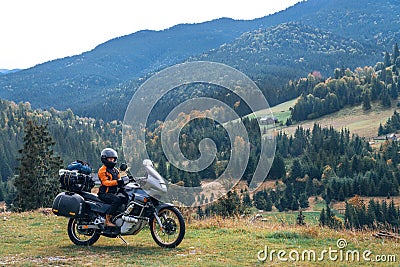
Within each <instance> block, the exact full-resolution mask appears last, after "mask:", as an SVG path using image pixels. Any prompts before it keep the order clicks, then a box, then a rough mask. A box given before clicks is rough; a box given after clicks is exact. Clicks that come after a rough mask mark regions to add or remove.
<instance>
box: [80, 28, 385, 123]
mask: <svg viewBox="0 0 400 267" xmlns="http://www.w3.org/2000/svg"><path fill="white" fill-rule="evenodd" d="M289 51H290V52H289ZM381 52H382V51H380V52H379V53H378V52H375V50H374V48H373V46H371V45H369V44H364V43H359V42H357V41H355V40H353V39H346V38H343V37H341V36H340V35H335V34H333V33H331V32H327V31H323V30H321V29H318V28H313V27H310V26H306V25H303V24H299V23H283V24H279V25H278V26H275V27H270V28H266V29H259V30H255V31H251V32H246V33H244V34H242V35H241V36H240V37H239V38H237V39H236V40H235V41H234V42H232V43H230V44H225V45H222V46H221V47H219V48H218V49H214V50H211V51H209V52H207V53H204V54H202V55H199V56H197V57H192V58H190V59H188V60H190V61H194V60H207V61H214V62H221V63H224V64H226V65H228V66H232V67H234V68H237V69H238V70H240V71H242V72H243V73H245V74H247V75H248V76H249V77H250V78H251V79H253V80H254V81H255V82H256V83H257V84H258V85H259V87H260V89H261V90H262V91H263V93H264V95H265V96H266V97H267V100H268V102H269V104H270V105H276V104H278V103H281V102H284V101H287V100H289V99H291V98H294V97H296V96H297V95H296V92H295V91H293V90H291V88H288V87H287V86H286V85H287V84H288V81H289V80H292V79H293V80H294V79H297V78H299V77H304V76H307V74H308V73H310V72H312V71H314V70H316V71H319V72H321V73H322V74H323V75H329V74H330V73H331V72H332V71H333V70H334V69H335V68H337V67H342V66H346V67H352V68H353V67H354V68H355V67H357V66H365V65H369V64H373V63H374V62H376V61H377V60H379V59H381ZM356 64H360V65H356ZM139 85H140V81H139V80H132V81H129V82H127V83H124V84H122V85H119V86H117V87H115V88H110V89H109V90H108V93H107V95H105V96H104V102H103V104H102V105H90V104H88V105H84V106H81V107H76V108H75V109H77V110H78V111H77V112H78V113H82V114H84V115H85V116H91V115H92V114H96V115H95V116H96V117H100V118H103V119H105V120H110V119H113V118H117V119H121V120H122V118H123V115H124V114H125V109H126V106H127V105H128V103H129V101H130V99H131V97H132V95H133V91H134V90H135V88H137V87H138V86H139ZM183 94H184V93H183V92H179V93H178V94H176V95H172V96H170V97H168V96H167V98H166V99H163V101H162V103H163V105H164V109H166V110H168V108H172V107H175V106H176V105H177V104H178V103H177V101H179V100H180V99H181V98H182V95H183ZM227 102H229V103H234V102H235V101H230V100H229V99H228V100H227ZM80 109H84V110H82V111H80Z"/></svg>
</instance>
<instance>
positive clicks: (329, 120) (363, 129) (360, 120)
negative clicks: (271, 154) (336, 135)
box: [257, 99, 395, 138]
mask: <svg viewBox="0 0 400 267" xmlns="http://www.w3.org/2000/svg"><path fill="white" fill-rule="evenodd" d="M295 102H296V99H294V100H290V101H287V102H285V103H282V104H280V105H277V106H274V107H272V108H271V111H272V113H273V114H274V116H276V117H278V119H279V120H280V121H282V122H283V123H285V122H286V118H288V117H289V115H290V111H289V108H290V107H293V106H294V104H295ZM392 106H394V104H393V105H392ZM394 110H395V108H394V107H393V108H386V109H385V108H382V106H381V105H380V104H379V103H372V108H371V110H369V111H364V110H363V109H362V107H361V105H359V106H355V107H345V108H343V109H342V110H340V111H338V112H335V113H332V114H329V115H326V116H323V117H321V118H318V119H315V120H308V121H303V122H300V123H296V124H293V125H291V126H290V127H286V126H285V127H282V126H276V129H277V130H282V131H284V132H286V133H288V134H292V133H294V131H295V130H296V128H297V127H298V126H302V127H303V128H312V127H313V125H314V123H317V124H320V125H321V126H322V127H329V126H333V127H334V128H336V129H338V130H340V129H342V128H347V129H349V130H350V131H351V133H355V134H358V135H360V136H364V137H366V138H372V137H375V136H376V135H377V133H378V127H379V124H380V123H381V124H382V125H383V124H384V123H385V122H386V120H387V119H388V118H389V117H390V116H392V115H393V111H394ZM265 113H266V112H263V111H260V112H258V114H257V115H259V116H262V115H263V114H265Z"/></svg>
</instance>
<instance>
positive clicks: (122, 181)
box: [117, 179, 125, 187]
mask: <svg viewBox="0 0 400 267" xmlns="http://www.w3.org/2000/svg"><path fill="white" fill-rule="evenodd" d="M117 183H118V187H124V185H125V184H124V180H122V179H119V180H117Z"/></svg>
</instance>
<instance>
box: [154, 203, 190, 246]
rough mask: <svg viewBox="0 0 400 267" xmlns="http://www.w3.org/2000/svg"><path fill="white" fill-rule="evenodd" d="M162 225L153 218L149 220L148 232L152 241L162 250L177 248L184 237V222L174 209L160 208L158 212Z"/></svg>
mask: <svg viewBox="0 0 400 267" xmlns="http://www.w3.org/2000/svg"><path fill="white" fill-rule="evenodd" d="M158 217H160V220H161V223H162V225H159V224H158V222H157V219H156V218H155V217H153V218H152V219H151V220H150V232H151V236H152V237H153V239H154V241H155V242H156V243H157V245H159V246H160V247H163V248H174V247H177V246H178V245H179V244H180V243H181V242H182V240H183V237H184V236H185V221H184V220H183V216H182V214H181V213H180V212H179V210H178V209H177V208H175V207H166V208H162V209H161V210H160V211H159V212H158Z"/></svg>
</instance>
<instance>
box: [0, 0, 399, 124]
mask: <svg viewBox="0 0 400 267" xmlns="http://www.w3.org/2000/svg"><path fill="white" fill-rule="evenodd" d="M399 13H400V5H399V4H398V1H383V0H375V1H373V0H366V1H362V4H360V2H359V1H355V0H348V1H344V0H308V1H304V2H301V3H299V4H297V5H295V6H294V7H291V8H288V9H287V10H284V11H282V12H279V13H277V14H274V15H271V16H267V17H264V18H260V19H256V20H253V21H234V20H231V19H219V20H215V21H211V22H207V23H202V24H193V25H178V26H175V27H172V28H170V29H167V30H164V31H159V32H155V31H142V32H137V33H134V34H131V35H127V36H123V37H120V38H117V39H114V40H110V41H109V42H106V43H104V44H101V45H99V46H98V47H96V48H95V49H94V50H92V51H90V52H87V53H83V54H81V55H77V56H73V57H68V58H64V59H59V60H54V61H51V62H47V63H44V64H41V65H38V66H36V67H34V68H31V69H28V70H22V71H19V72H16V73H9V74H5V75H1V76H0V89H1V90H0V97H2V98H5V99H10V100H13V101H15V102H19V101H29V102H30V103H31V104H32V106H33V107H41V108H49V107H51V106H54V107H55V108H57V109H61V110H63V109H66V108H71V109H72V110H73V111H74V112H75V113H78V114H83V112H85V111H86V112H87V113H86V114H89V115H91V116H95V117H98V118H99V117H101V115H103V114H107V113H106V112H104V113H102V114H99V113H97V112H98V111H101V110H102V108H103V105H109V102H107V101H108V100H105V98H106V97H107V96H108V95H109V93H108V92H109V90H111V89H112V88H115V87H116V86H118V85H119V84H122V83H125V82H127V81H131V80H132V79H138V78H140V77H143V76H146V75H147V74H148V73H152V72H154V71H156V70H159V69H161V68H164V67H166V66H169V65H172V64H175V63H179V62H182V61H184V60H186V59H187V58H188V57H192V56H196V55H197V56H198V55H200V54H203V53H208V51H210V50H212V49H218V48H219V47H220V46H221V45H223V44H227V45H225V46H223V47H225V48H227V47H229V45H231V44H232V42H234V40H235V39H236V38H239V36H241V35H242V34H243V33H245V32H252V31H256V30H258V29H261V32H262V31H263V30H265V29H267V28H270V27H278V25H279V24H281V23H287V22H299V23H301V24H302V25H307V26H309V27H312V28H313V29H318V30H319V31H320V32H321V33H322V34H323V36H325V35H328V36H330V37H332V38H334V39H337V38H338V39H340V40H346V41H345V42H346V43H347V44H349V43H351V44H352V45H351V47H354V45H355V46H357V47H358V48H360V47H361V48H367V51H362V53H364V54H368V51H369V50H368V49H370V48H371V49H373V51H375V52H376V53H379V52H381V51H385V50H388V49H389V48H390V47H392V45H393V43H394V40H397V39H398V37H399V31H400V25H399V24H400V20H399V18H398V17H397V14H399ZM280 33H284V31H281V32H280ZM286 34H287V33H286ZM249 35H251V34H250V33H249ZM244 36H247V35H246V34H245V35H242V37H244ZM285 37H287V36H286V35H285ZM289 37H292V38H295V37H296V36H295V35H294V36H289ZM250 39H254V38H253V37H250ZM276 39H277V40H279V41H278V42H276V44H277V45H279V46H280V50H279V52H280V53H278V54H271V55H270V56H269V58H268V59H269V60H272V61H276V62H279V61H280V60H281V59H282V55H290V54H291V53H292V49H293V47H291V46H287V45H285V44H286V42H283V44H282V41H285V38H279V37H278V38H276ZM294 40H295V39H294ZM326 40H327V41H332V42H333V43H332V45H331V44H330V43H327V44H326V46H327V47H329V49H328V51H331V49H333V50H335V49H336V48H337V47H338V43H337V42H335V41H337V40H332V39H326ZM288 42H289V43H293V41H292V40H290V39H289V40H288ZM300 42H301V41H300ZM255 44H257V42H256V43H255ZM367 44H368V45H367ZM232 45H233V44H232ZM252 45H254V44H249V48H252ZM273 45H275V43H274V44H273ZM341 45H342V44H341V42H340V43H339V47H341ZM307 46H308V47H309V48H311V47H312V44H307ZM331 46H332V47H331ZM267 48H268V49H275V47H274V46H273V47H270V46H268V47H267ZM342 48H343V47H341V48H340V49H342ZM255 49H256V50H257V48H255ZM343 49H344V48H343ZM249 51H250V50H249ZM295 51H296V50H295ZM344 51H348V50H347V49H344ZM357 51H358V50H357ZM210 54H211V53H210ZM247 55H249V54H247ZM313 56H318V57H319V56H320V55H319V53H314V54H313ZM229 57H230V58H235V57H236V54H231V55H229ZM370 57H374V54H373V53H371V54H370ZM251 58H252V59H254V61H253V62H249V63H250V66H254V65H256V64H259V65H260V67H259V69H263V71H265V73H267V72H269V71H270V70H269V69H268V65H265V61H261V60H260V59H259V58H257V57H251ZM299 59H300V57H299ZM304 59H305V60H307V61H305V62H306V64H307V63H312V62H316V61H317V59H315V58H304ZM359 59H361V61H357V59H356V58H354V60H355V61H354V62H352V65H353V66H362V65H364V62H366V60H368V58H361V57H360V58H359ZM375 61H376V58H371V62H372V63H370V64H373V62H375ZM284 62H285V61H284ZM226 63H230V62H226ZM233 63H235V62H233ZM286 63H289V62H285V63H284V64H283V66H282V67H281V68H280V69H278V68H277V69H276V71H277V72H276V73H274V75H275V76H280V75H281V74H283V76H282V77H283V78H282V79H281V80H282V82H287V80H285V78H286V77H288V76H295V75H299V73H301V72H302V71H301V68H300V70H299V69H298V65H297V64H298V63H293V65H291V64H290V65H289V67H290V68H288V65H287V64H286ZM335 64H337V61H335V62H332V61H327V62H325V61H322V60H321V61H320V66H319V68H318V69H320V70H324V69H330V70H333V68H335V67H338V66H337V65H335ZM370 64H367V65H370ZM263 66H264V68H263ZM339 67H340V66H339ZM304 69H307V65H305V66H304ZM293 70H295V71H294V73H290V72H292V71H293ZM249 71H250V70H249ZM310 71H313V70H311V69H307V72H310ZM246 74H248V75H249V76H252V77H257V81H261V84H264V85H265V84H269V83H270V82H269V81H268V80H267V78H268V77H265V75H262V74H263V73H260V72H256V73H251V72H248V73H246ZM300 75H301V76H305V73H301V74H300ZM120 91H121V90H115V93H116V94H117V95H115V96H112V97H114V98H116V99H118V98H120V97H121V96H120V95H118V92H120ZM130 93H131V94H132V89H131V91H130ZM78 95H79V97H77V96H78ZM111 102H112V100H111ZM88 106H89V107H91V108H87V107H88ZM96 108H97V109H96ZM119 115H120V114H119ZM114 118H115V117H114ZM107 119H112V118H107Z"/></svg>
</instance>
